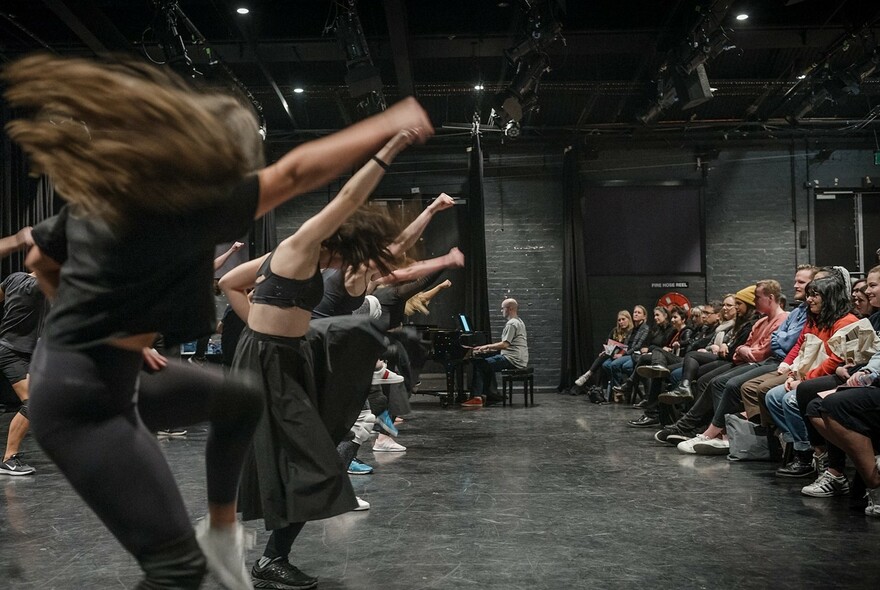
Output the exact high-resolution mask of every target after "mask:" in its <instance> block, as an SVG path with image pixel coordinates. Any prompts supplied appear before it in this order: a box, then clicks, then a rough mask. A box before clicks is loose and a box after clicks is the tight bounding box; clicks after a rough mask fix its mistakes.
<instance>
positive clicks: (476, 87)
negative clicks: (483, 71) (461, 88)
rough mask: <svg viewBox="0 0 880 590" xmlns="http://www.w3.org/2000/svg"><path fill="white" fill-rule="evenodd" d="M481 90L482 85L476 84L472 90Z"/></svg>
mask: <svg viewBox="0 0 880 590" xmlns="http://www.w3.org/2000/svg"><path fill="white" fill-rule="evenodd" d="M482 89H483V85H482V84H477V85H476V86H474V90H482Z"/></svg>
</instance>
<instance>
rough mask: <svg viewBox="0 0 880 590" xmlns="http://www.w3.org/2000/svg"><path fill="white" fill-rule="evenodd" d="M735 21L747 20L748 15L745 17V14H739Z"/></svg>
mask: <svg viewBox="0 0 880 590" xmlns="http://www.w3.org/2000/svg"><path fill="white" fill-rule="evenodd" d="M736 20H749V15H747V14H746V13H745V12H741V13H739V14H738V15H736Z"/></svg>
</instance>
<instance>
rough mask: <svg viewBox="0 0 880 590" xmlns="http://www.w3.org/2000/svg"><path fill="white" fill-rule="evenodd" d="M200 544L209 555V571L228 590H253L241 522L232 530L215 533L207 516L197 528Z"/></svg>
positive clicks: (197, 537) (221, 530)
mask: <svg viewBox="0 0 880 590" xmlns="http://www.w3.org/2000/svg"><path fill="white" fill-rule="evenodd" d="M248 537H250V536H248ZM196 540H197V541H198V543H199V547H200V548H201V549H202V553H204V554H205V559H206V560H207V562H208V571H210V572H211V573H212V574H214V577H216V578H217V580H218V581H219V582H220V583H221V584H222V585H223V587H224V588H227V590H252V588H253V587H254V586H253V581H252V580H251V575H250V573H248V570H247V567H245V563H244V560H245V545H246V543H245V531H244V527H243V526H241V523H240V522H236V523H235V525H233V526H231V527H224V528H222V529H213V528H211V522H210V517H209V516H206V517H205V518H203V519H202V520H200V521H199V522H198V523H197V524H196Z"/></svg>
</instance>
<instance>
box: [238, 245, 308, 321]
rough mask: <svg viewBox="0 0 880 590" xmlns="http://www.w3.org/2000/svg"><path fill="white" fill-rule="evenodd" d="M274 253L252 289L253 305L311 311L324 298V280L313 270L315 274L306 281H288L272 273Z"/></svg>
mask: <svg viewBox="0 0 880 590" xmlns="http://www.w3.org/2000/svg"><path fill="white" fill-rule="evenodd" d="M274 255H275V252H272V253H271V254H269V257H268V258H266V260H265V262H263V264H262V266H260V272H259V276H261V277H264V278H263V280H262V281H260V282H259V283H257V286H256V287H254V298H253V301H254V303H262V304H264V305H272V306H274V307H280V308H282V309H287V308H290V307H298V308H300V309H304V310H306V311H312V309H314V307H315V306H316V305H318V303H320V302H321V298H322V297H323V296H324V280H323V279H322V278H321V273H320V272H318V270H317V269H315V274H313V275H312V276H311V277H309V278H307V279H289V278H287V277H281V276H278V275H276V274H275V273H273V272H272V269H271V268H270V264H271V262H272V256H274Z"/></svg>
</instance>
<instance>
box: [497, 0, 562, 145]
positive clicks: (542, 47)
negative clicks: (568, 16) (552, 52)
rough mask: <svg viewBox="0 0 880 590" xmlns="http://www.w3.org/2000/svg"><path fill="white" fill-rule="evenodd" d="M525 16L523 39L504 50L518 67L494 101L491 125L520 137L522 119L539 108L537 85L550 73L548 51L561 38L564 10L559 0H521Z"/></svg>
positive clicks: (511, 135) (510, 134)
mask: <svg viewBox="0 0 880 590" xmlns="http://www.w3.org/2000/svg"><path fill="white" fill-rule="evenodd" d="M521 3H522V7H523V8H524V10H525V13H526V27H525V31H524V34H523V39H522V40H521V41H520V42H518V43H517V44H516V45H514V46H513V47H511V48H509V49H506V50H505V51H504V57H505V58H506V59H507V61H508V62H510V64H511V65H513V66H516V73H515V74H514V77H513V80H511V82H510V84H509V85H508V86H507V88H505V89H504V90H502V91H501V92H499V93H498V94H496V95H495V96H494V97H493V99H492V112H491V114H490V115H489V122H490V123H491V124H494V125H495V126H496V127H498V128H499V129H501V130H502V131H503V132H504V134H505V135H506V136H507V137H510V138H516V137H519V135H520V132H521V127H520V126H521V121H522V118H523V117H524V116H525V115H527V114H528V113H530V112H531V111H533V110H536V109H537V108H538V95H537V90H538V85H539V84H540V82H541V77H542V76H543V75H544V74H545V73H546V72H549V71H550V57H549V56H548V55H547V53H546V50H547V49H548V48H549V47H550V45H552V44H553V43H555V42H556V41H557V40H558V39H562V40H563V42H564V41H565V39H564V38H562V25H561V24H560V23H559V20H558V18H557V14H558V13H559V12H560V11H561V10H562V9H561V3H560V2H559V1H558V0H537V1H534V0H533V1H531V2H530V1H528V0H522V1H521Z"/></svg>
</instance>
